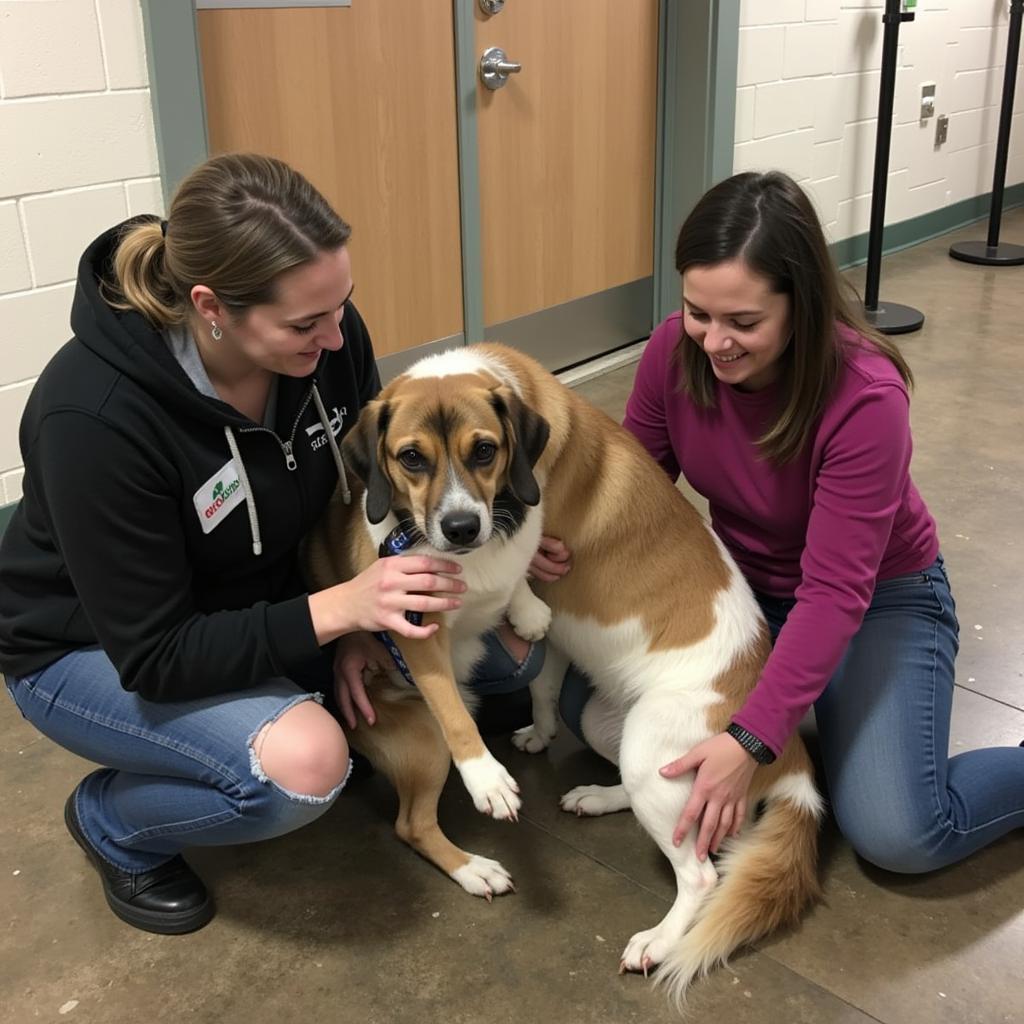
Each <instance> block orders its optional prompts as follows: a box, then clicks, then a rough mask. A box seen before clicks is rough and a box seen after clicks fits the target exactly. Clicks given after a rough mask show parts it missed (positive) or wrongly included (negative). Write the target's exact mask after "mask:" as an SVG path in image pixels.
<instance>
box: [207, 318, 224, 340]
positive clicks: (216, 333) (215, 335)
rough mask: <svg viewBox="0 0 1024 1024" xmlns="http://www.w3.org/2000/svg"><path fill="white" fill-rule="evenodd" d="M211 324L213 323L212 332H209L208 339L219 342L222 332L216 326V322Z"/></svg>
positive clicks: (222, 335)
mask: <svg viewBox="0 0 1024 1024" xmlns="http://www.w3.org/2000/svg"><path fill="white" fill-rule="evenodd" d="M211 322H212V323H213V330H211V331H210V337H211V338H213V340H214V341H220V339H221V338H223V337H224V332H223V331H222V330H221V329H220V328H219V327H218V326H217V321H216V320H213V321H211Z"/></svg>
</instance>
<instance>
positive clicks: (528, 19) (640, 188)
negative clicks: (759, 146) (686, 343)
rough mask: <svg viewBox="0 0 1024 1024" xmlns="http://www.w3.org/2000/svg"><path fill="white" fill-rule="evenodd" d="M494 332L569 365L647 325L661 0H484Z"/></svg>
mask: <svg viewBox="0 0 1024 1024" xmlns="http://www.w3.org/2000/svg"><path fill="white" fill-rule="evenodd" d="M474 7H476V8H477V10H476V33H475V34H476V43H477V56H478V58H479V56H480V55H482V53H483V52H484V50H486V49H487V48H489V47H492V46H497V47H500V48H501V49H502V50H504V51H505V52H506V54H507V56H508V59H509V60H510V61H514V62H518V63H520V64H522V71H521V72H519V73H518V74H514V75H510V76H509V79H508V83H507V84H506V85H505V86H504V87H502V88H500V89H498V90H496V91H491V90H489V89H487V88H486V87H485V86H484V85H483V83H482V82H478V85H477V135H478V145H479V180H480V196H481V247H482V254H483V255H482V262H483V268H482V276H483V298H484V320H485V324H486V333H487V334H488V336H493V337H501V338H502V339H503V340H506V341H509V342H510V343H512V344H515V345H517V346H519V347H522V348H525V349H527V350H529V351H531V352H532V354H534V355H536V356H538V357H539V358H541V359H542V360H543V361H544V362H546V363H547V364H548V365H549V366H552V367H557V366H566V365H568V364H570V363H572V362H577V361H579V360H581V359H584V358H587V357H588V356H591V355H597V354H599V353H600V352H601V351H604V350H607V349H609V348H613V347H615V346H617V345H622V344H625V343H627V342H630V341H634V340H636V339H638V338H641V337H644V336H646V334H647V333H648V332H649V330H650V327H651V317H652V309H653V301H652V288H651V281H652V278H651V275H652V272H653V259H654V235H653V232H654V167H655V126H656V111H657V73H658V2H657V0H507V3H506V4H505V5H504V8H503V9H502V10H501V11H500V12H499V13H497V14H494V15H490V16H489V15H486V14H484V13H483V12H482V10H480V8H479V5H478V4H476V3H475V0H474Z"/></svg>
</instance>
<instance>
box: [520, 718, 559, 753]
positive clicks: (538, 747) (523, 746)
mask: <svg viewBox="0 0 1024 1024" xmlns="http://www.w3.org/2000/svg"><path fill="white" fill-rule="evenodd" d="M554 738H555V734H554V733H553V732H552V733H545V732H541V730H540V729H538V728H537V726H536V725H527V726H526V727H525V728H522V729H516V731H515V732H514V733H512V745H513V746H514V747H515V748H516V750H522V751H524V752H525V753H527V754H539V753H540V752H541V751H542V750H545V749H547V747H549V746H550V745H551V741H552V740H553V739H554Z"/></svg>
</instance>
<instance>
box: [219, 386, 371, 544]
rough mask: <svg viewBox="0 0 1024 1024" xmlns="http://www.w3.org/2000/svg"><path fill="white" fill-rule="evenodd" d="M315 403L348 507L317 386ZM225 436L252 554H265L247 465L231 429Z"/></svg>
mask: <svg viewBox="0 0 1024 1024" xmlns="http://www.w3.org/2000/svg"><path fill="white" fill-rule="evenodd" d="M313 401H314V403H315V404H316V411H317V414H318V415H319V416H320V423H321V424H322V426H323V428H324V433H325V434H327V444H328V446H329V447H330V449H331V455H333V456H334V465H335V467H336V468H337V470H338V482H339V483H340V484H341V497H342V500H343V501H344V502H345V504H346V505H348V504H349V503H350V502H351V501H352V492H351V491H350V490H349V487H348V477H347V476H346V475H345V462H344V460H343V459H342V457H341V452H340V451H339V449H338V442H337V441H335V440H334V431H333V430H331V418H330V416H328V415H327V410H326V409H325V408H324V403H323V399H322V398H321V397H320V392H319V391H318V390H317V387H316V385H315V384H314V385H313ZM224 436H225V437H226V438H227V442H228V448H229V449H230V450H231V458H233V459H234V460H235V468H236V469H237V470H238V480H239V483H241V485H242V493H243V494H244V495H245V507H246V509H247V511H248V513H249V533H250V534H251V535H252V553H253V554H254V555H256V556H259V555H262V554H263V541H262V540H261V539H260V518H259V515H258V514H257V512H256V498H255V496H254V495H253V493H252V487H251V486H250V484H249V474H248V473H247V472H246V469H245V463H244V462H243V461H242V453H241V452H240V451H239V450H238V442H237V441H236V440H235V435H234V432H233V431H232V430H231V428H230V427H225V428H224Z"/></svg>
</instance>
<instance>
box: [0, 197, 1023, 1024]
mask: <svg viewBox="0 0 1024 1024" xmlns="http://www.w3.org/2000/svg"><path fill="white" fill-rule="evenodd" d="M982 237H984V226H983V225H975V226H974V227H972V228H970V229H967V230H964V231H960V232H957V233H956V234H955V235H953V236H946V237H944V238H940V239H936V240H934V241H932V242H928V243H925V244H924V245H921V246H918V247H917V248H915V249H912V250H908V251H906V252H903V253H899V254H897V255H895V256H893V257H890V258H888V259H887V260H886V263H885V267H884V278H883V288H882V298H883V300H884V299H886V298H889V299H891V300H894V301H899V302H903V303H907V304H911V305H914V306H916V307H918V308H919V309H921V310H923V311H925V312H926V314H927V318H928V319H927V323H926V325H925V328H924V330H923V331H921V332H920V333H918V334H914V335H910V336H907V337H906V338H905V339H904V340H903V343H902V347H903V351H904V352H905V353H906V355H907V356H908V358H909V360H910V362H911V364H912V367H913V369H914V372H915V374H916V375H917V381H918V387H917V391H916V398H915V402H914V412H913V417H914V427H915V436H916V446H917V447H916V454H915V458H914V475H915V478H916V480H917V483H918V485H919V487H920V489H921V491H922V492H923V494H924V496H925V498H926V500H927V501H928V502H929V504H930V506H931V508H932V511H933V513H934V514H935V516H936V517H937V519H938V521H939V526H940V530H941V534H942V537H943V551H944V554H945V557H946V560H947V563H948V566H949V569H950V573H951V575H952V578H953V582H954V588H955V591H956V594H957V599H958V606H959V612H960V619H961V625H962V627H963V628H962V651H961V655H960V660H959V680H960V682H959V687H958V692H957V697H956V707H955V713H954V721H953V730H952V737H951V750H952V751H953V752H957V751H962V750H965V749H969V748H971V747H976V746H984V745H988V744H1006V745H1016V744H1017V743H1018V742H1019V741H1020V740H1021V739H1024V617H1022V616H1021V611H1020V609H1021V607H1022V606H1024V582H1022V580H1024V542H1022V541H1021V538H1020V527H1021V523H1022V509H1024V412H1022V409H1024V400H1022V399H1024V395H1022V387H1021V382H1022V381H1024V330H1022V328H1021V320H1022V317H1024V267H1021V268H1014V269H1002V270H988V269H984V268H980V267H973V266H969V265H966V264H962V263H954V262H952V261H951V260H950V259H949V258H948V257H947V255H946V249H947V247H948V245H949V242H950V239H951V238H982ZM1004 237H1005V238H1007V239H1008V240H1009V239H1012V240H1019V239H1021V238H1024V210H1018V211H1014V212H1013V213H1011V214H1009V215H1007V216H1006V217H1005V218H1004ZM851 277H852V279H854V280H855V282H856V283H858V284H859V283H860V280H861V279H862V275H861V274H858V273H854V274H852V275H851ZM633 369H634V367H633V366H627V367H624V368H622V369H620V370H617V371H615V372H612V373H610V374H608V375H606V376H605V377H602V378H599V379H596V380H593V381H590V382H588V383H587V384H585V385H583V386H582V390H583V391H584V392H585V393H586V394H587V395H588V396H589V397H590V398H591V399H593V400H594V401H596V402H597V403H599V404H600V405H602V406H604V407H605V408H606V409H607V410H608V411H609V412H610V413H611V414H612V415H613V416H616V417H620V416H621V411H622V408H623V405H624V403H625V398H626V395H627V393H628V390H629V387H630V383H631V380H632V374H633ZM493 747H494V749H495V751H496V752H497V753H498V756H499V757H501V758H502V759H503V760H504V762H505V763H506V764H507V765H508V766H509V768H510V770H511V771H512V772H513V774H514V775H515V776H516V777H517V778H518V779H519V781H520V783H521V785H522V788H523V793H524V797H525V810H524V813H523V817H522V819H521V821H520V823H519V824H518V825H516V826H512V825H499V824H497V823H494V822H491V821H490V820H487V819H484V818H482V817H481V816H480V815H478V814H477V813H476V812H475V811H474V810H473V808H472V805H471V803H470V802H469V799H468V797H467V796H466V794H465V793H464V791H463V790H462V789H461V787H460V786H459V785H457V784H450V785H449V788H448V790H447V792H446V794H445V797H444V799H443V802H442V821H443V822H444V823H445V825H446V827H447V828H448V830H449V832H450V834H451V835H452V837H453V838H454V839H455V840H456V841H457V842H458V843H460V845H463V846H464V847H466V848H468V849H471V850H473V851H475V852H478V853H481V854H484V855H487V856H491V857H496V858H499V859H500V860H501V861H502V862H503V863H504V864H505V865H506V866H508V867H509V869H510V870H511V871H512V873H513V875H514V876H515V879H516V882H517V884H518V889H519V892H518V894H517V895H515V896H510V897H506V898H503V899H500V900H497V901H495V903H494V904H493V905H488V904H487V903H484V902H483V901H481V900H477V899H473V898H472V897H470V896H467V895H465V894H464V893H463V892H462V891H461V890H459V889H458V888H456V887H455V885H454V884H453V883H451V882H450V881H448V880H447V879H446V878H444V877H443V876H442V875H440V874H439V873H438V872H437V871H435V870H434V869H433V868H431V867H430V866H428V865H427V864H426V863H425V862H423V861H421V860H419V859H418V858H417V857H416V856H415V855H414V854H412V853H411V852H410V851H409V850H407V849H406V848H405V847H403V846H402V845H400V844H399V843H398V842H397V841H396V840H395V839H394V838H393V836H392V832H391V826H390V821H391V818H392V816H393V812H394V807H395V802H394V799H393V796H392V794H391V792H390V791H389V789H388V787H387V786H386V784H385V783H383V782H382V781H381V780H380V779H379V778H373V779H370V780H368V781H365V782H362V783H359V784H357V785H354V786H353V787H352V788H351V789H350V790H349V791H348V792H347V793H346V794H345V795H344V796H343V798H342V799H341V800H340V801H339V803H338V804H337V805H336V806H335V807H334V808H333V809H332V810H331V812H330V813H328V814H327V815H326V816H325V817H324V818H322V819H321V820H320V821H318V822H317V823H316V824H314V825H313V826H311V827H310V828H307V829H305V830H303V831H301V832H299V833H297V834H293V835H290V836H286V837H284V838H281V839H279V840H276V841H272V842H267V843H264V844H261V845H255V846H247V847H235V848H229V849H222V850H206V851H198V852H196V853H195V855H194V856H191V860H192V862H193V864H194V865H195V867H196V868H197V869H198V870H199V871H200V873H201V874H202V875H203V877H204V878H205V879H206V880H207V881H208V883H209V884H210V885H211V887H212V889H213V890H214V892H215V893H216V897H217V900H218V904H219V914H218V916H217V918H216V919H215V920H214V921H213V923H212V924H211V925H209V926H208V927H207V928H206V929H204V930H203V931H201V932H199V933H197V934H195V935H192V936H187V937H173V938H172V937H160V936H153V935H147V934H145V933H143V932H139V931H135V930H133V929H132V928H129V927H128V926H127V925H124V924H122V923H120V922H119V921H118V920H117V919H116V918H114V917H113V916H112V915H111V914H110V913H109V912H108V911H107V909H106V906H105V904H104V902H103V899H102V895H101V892H100V887H99V884H98V881H97V879H96V876H95V874H94V873H93V871H92V869H91V868H90V867H89V866H88V865H87V862H86V860H85V858H84V857H83V856H82V854H81V853H80V852H79V850H78V849H77V848H76V847H75V845H74V844H73V843H72V841H71V840H70V838H69V837H68V836H67V834H66V833H65V831H64V827H63V824H62V821H61V808H62V805H63V801H64V798H65V797H66V795H67V793H68V792H69V790H70V789H71V788H72V786H73V785H74V784H75V783H76V781H77V780H78V778H79V777H80V776H81V775H82V774H84V772H85V771H86V770H87V768H88V766H87V765H86V764H85V763H84V762H81V761H79V760H78V759H77V758H75V757H72V756H71V755H68V754H65V753H64V752H62V751H61V750H59V749H58V748H57V747H55V746H54V745H53V744H51V743H50V742H49V741H46V740H45V739H43V738H41V737H40V736H39V735H38V734H37V733H36V732H35V731H34V730H33V729H32V728H30V727H29V726H28V725H27V724H26V723H24V722H23V721H22V720H21V719H20V717H19V716H18V714H17V712H16V709H15V708H14V707H13V705H12V704H11V703H10V702H9V701H7V700H0V765H2V778H3V781H4V801H3V804H4V828H3V832H2V838H0V906H3V908H4V914H3V918H4V930H3V933H2V937H0V957H2V961H0V963H2V966H0V1022H4V1024H6V1022H16V1024H23V1022H28V1021H57V1020H67V1021H71V1022H78V1024H94V1022H95V1024H120V1022H132V1024H135V1022H137V1021H165V1020H166V1021H170V1020H174V1021H179V1020H181V1021H196V1022H204V1024H206V1022H208V1024H213V1022H217V1024H233V1022H236V1021H238V1022H242V1021H244V1022H247V1024H263V1022H273V1024H291V1022H299V1021H301V1022H303V1024H306V1022H310V1021H328V1022H342V1024H348V1022H350V1021H351V1022H359V1024H378V1022H380V1024H384V1022H388V1024H392V1022H395V1024H399V1022H404V1021H437V1020H443V1021H445V1022H446V1024H477V1022H481V1024H482V1022H487V1024H499V1022H504V1021H510V1022H511V1021H515V1022H516V1024H524V1022H525V1024H532V1022H535V1021H536V1022H541V1021H555V1022H559V1024H575V1022H584V1021H586V1022H594V1024H598V1022H609V1024H611V1022H616V1024H620V1022H627V1021H644V1022H645V1024H655V1022H659V1021H670V1020H674V1019H677V1018H676V1017H675V1015H674V1014H673V1013H672V1012H670V1011H669V1010H668V1008H667V1006H666V1004H665V1001H664V999H663V997H662V995H661V994H660V993H659V992H657V991H655V990H653V989H652V987H651V985H650V984H649V983H648V982H646V981H645V980H644V979H643V978H641V977H619V976H618V975H617V974H616V968H617V965H618V958H619V953H620V951H621V949H622V947H623V945H624V943H625V941H626V939H627V938H628V937H629V936H630V935H631V934H632V933H633V932H634V931H636V930H638V929H639V928H644V927H649V926H650V925H652V924H654V923H655V922H656V921H657V920H658V919H660V917H661V916H662V915H663V913H664V912H665V910H666V908H667V905H668V903H669V902H670V900H671V896H672V892H673V886H672V882H671V876H670V875H669V872H668V871H667V870H666V865H665V864H664V863H663V862H662V860H661V858H660V855H659V854H658V853H657V852H656V850H655V848H654V845H653V843H651V842H650V840H649V839H648V838H647V837H646V836H645V835H644V834H643V833H642V832H641V831H640V829H639V827H638V826H637V825H636V823H635V822H634V821H633V819H632V818H631V817H630V816H629V815H628V814H622V815H615V816H612V817H609V818H603V819H594V820H577V819H576V818H573V817H569V816H567V815H565V814H562V813H561V812H560V811H559V810H558V809H557V804H556V797H557V796H558V795H559V794H560V793H561V792H563V791H564V790H565V789H567V788H570V787H571V786H573V785H576V784H578V783H581V782H601V781H610V778H611V772H610V769H608V768H607V767H606V766H604V765H603V764H602V763H601V762H600V761H599V760H598V759H597V758H596V757H594V756H593V755H591V754H589V753H588V752H587V751H585V750H583V749H581V748H580V746H579V744H577V743H575V742H574V741H570V740H568V739H566V738H565V737H564V736H562V737H561V738H560V739H559V741H558V742H557V744H556V745H555V747H554V748H553V750H552V751H551V752H550V753H549V754H547V755H544V756H541V757H539V758H530V757H529V756H527V755H523V754H519V753H517V752H516V751H514V750H513V749H512V748H511V746H510V745H509V744H508V743H507V741H506V740H505V739H504V738H502V737H499V738H498V739H497V740H496V741H495V742H494V744H493ZM823 873H824V878H825V889H826V893H827V900H826V902H825V904H824V905H822V906H820V907H818V908H816V909H815V910H814V911H813V912H812V913H811V914H810V915H809V916H808V918H807V920H806V922H805V923H804V925H803V926H802V927H801V928H800V929H799V930H797V931H796V932H794V933H793V934H789V935H785V936H779V937H775V938H773V939H771V940H770V941H767V942H765V943H763V944H761V945H760V946H759V947H758V948H757V950H755V951H750V952H748V953H745V954H743V955H740V956H737V957H736V958H735V960H734V962H733V963H732V965H731V967H730V968H729V969H727V970H719V971H717V972H716V973H715V974H714V975H713V976H712V977H711V978H710V979H709V980H707V981H705V982H703V983H701V984H700V985H699V986H697V987H696V989H695V990H694V993H693V996H692V998H691V1002H690V1011H689V1019H691V1020H695V1021H703V1020H713V1019H721V1020H725V1021H729V1022H730V1024H747V1022H758V1024H774V1022H779V1024H797V1022H815V1024H819V1022H841V1024H855V1022H868V1021H882V1022H886V1024H889V1022H892V1024H896V1022H899V1024H942V1022H949V1024H995V1022H1008V1021H1024V984H1022V982H1021V977H1022V972H1024V967H1022V964H1024V834H1022V833H1020V832H1018V833H1016V834H1015V835H1013V836H1010V837H1008V838H1006V839H1004V840H1003V841H1002V842H1000V843H997V844H996V845H994V846H993V847H990V848H989V849H987V850H985V851H983V852H982V853H980V854H978V855H977V856H975V857H974V858H973V859H972V860H970V861H968V862H967V863H964V864H961V865H959V866H957V867H955V868H952V869H949V870H947V871H944V872H940V873H938V874H936V875H934V876H930V877H923V878H901V877H895V876H888V875H885V874H883V873H882V872H878V871H875V870H873V869H871V868H869V867H867V866H866V865H864V864H862V863H860V862H858V861H857V860H856V858H855V857H854V856H853V855H852V853H851V851H850V850H849V848H848V847H847V846H846V845H845V844H844V842H843V841H842V840H841V839H840V838H839V837H837V836H836V835H835V833H834V830H833V829H831V828H829V829H827V831H826V837H825V844H824V862H823ZM1014 978H1016V979H1017V980H1016V981H1014V980H1013V979H1014Z"/></svg>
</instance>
